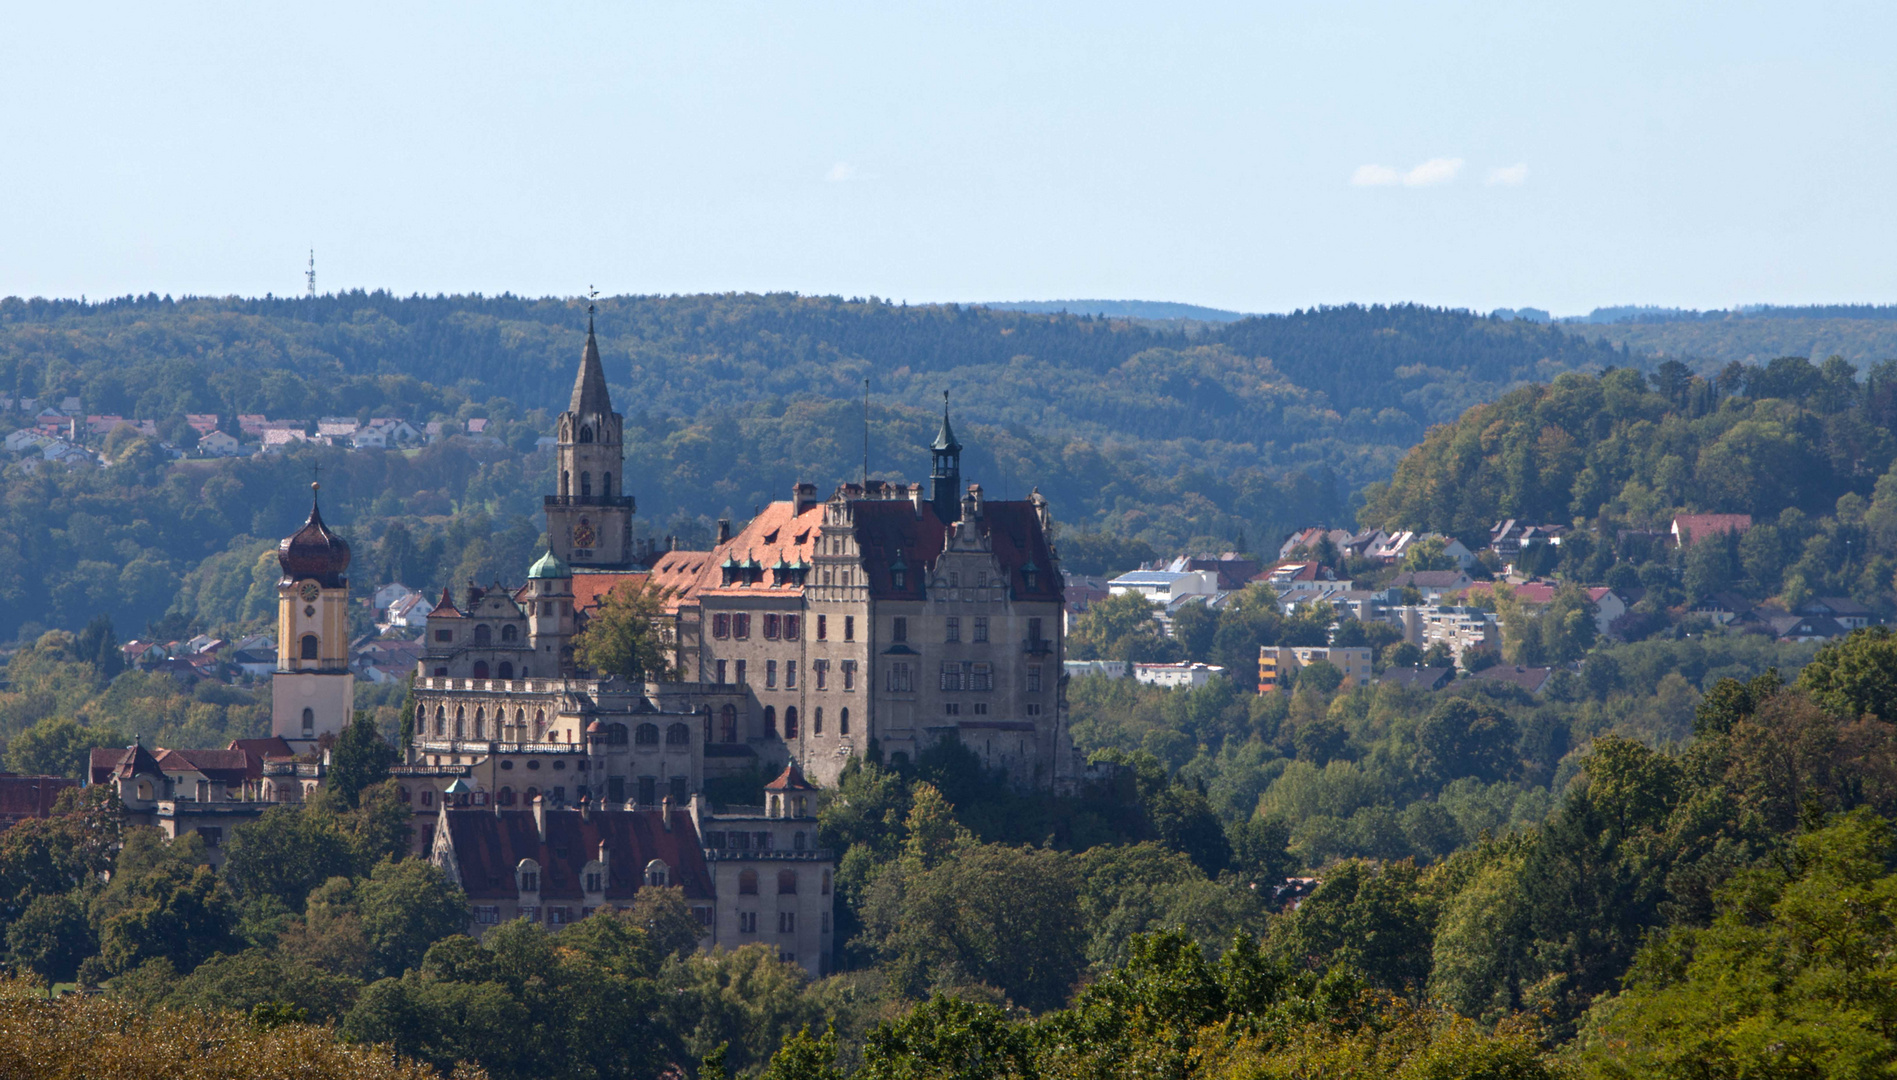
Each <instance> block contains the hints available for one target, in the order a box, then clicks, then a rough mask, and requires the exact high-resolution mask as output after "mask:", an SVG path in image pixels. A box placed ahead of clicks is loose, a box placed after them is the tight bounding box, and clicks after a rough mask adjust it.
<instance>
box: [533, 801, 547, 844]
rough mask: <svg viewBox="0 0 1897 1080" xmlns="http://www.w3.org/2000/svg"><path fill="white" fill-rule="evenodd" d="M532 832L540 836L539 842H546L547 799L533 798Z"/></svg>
mask: <svg viewBox="0 0 1897 1080" xmlns="http://www.w3.org/2000/svg"><path fill="white" fill-rule="evenodd" d="M534 830H535V831H536V832H538V833H539V834H540V842H541V843H543V844H544V843H546V842H547V797H546V796H545V795H535V796H534Z"/></svg>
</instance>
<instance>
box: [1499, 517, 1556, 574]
mask: <svg viewBox="0 0 1897 1080" xmlns="http://www.w3.org/2000/svg"><path fill="white" fill-rule="evenodd" d="M1570 531H1572V530H1570V529H1569V527H1568V526H1566V525H1530V524H1528V523H1527V522H1523V521H1517V520H1515V519H1514V518H1509V519H1508V520H1506V521H1498V522H1496V523H1495V525H1494V526H1493V527H1492V528H1490V529H1489V550H1491V551H1493V552H1495V553H1496V554H1497V555H1499V556H1501V558H1502V561H1503V562H1505V563H1512V562H1514V561H1515V560H1516V558H1518V557H1519V556H1520V555H1521V553H1522V549H1523V548H1532V547H1535V546H1538V545H1541V544H1548V545H1550V546H1553V547H1559V546H1561V540H1562V538H1563V537H1565V536H1567V535H1568V533H1569V532H1570Z"/></svg>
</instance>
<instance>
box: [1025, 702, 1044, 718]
mask: <svg viewBox="0 0 1897 1080" xmlns="http://www.w3.org/2000/svg"><path fill="white" fill-rule="evenodd" d="M1028 715H1029V716H1039V715H1041V707H1040V706H1039V705H1036V704H1034V703H1032V702H1029V703H1028Z"/></svg>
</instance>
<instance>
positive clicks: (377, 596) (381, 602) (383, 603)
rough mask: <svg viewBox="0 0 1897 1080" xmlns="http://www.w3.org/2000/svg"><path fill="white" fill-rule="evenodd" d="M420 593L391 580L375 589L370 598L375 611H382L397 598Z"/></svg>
mask: <svg viewBox="0 0 1897 1080" xmlns="http://www.w3.org/2000/svg"><path fill="white" fill-rule="evenodd" d="M420 595H421V593H418V592H416V591H415V590H414V589H411V588H409V587H408V586H406V585H403V584H401V583H400V582H391V583H389V584H387V585H384V586H382V587H381V588H379V589H377V590H376V591H375V593H374V594H373V598H372V599H373V603H374V605H375V609H376V611H378V612H383V611H387V610H388V609H389V605H390V604H393V603H395V602H396V601H397V600H400V599H403V598H404V597H409V596H420Z"/></svg>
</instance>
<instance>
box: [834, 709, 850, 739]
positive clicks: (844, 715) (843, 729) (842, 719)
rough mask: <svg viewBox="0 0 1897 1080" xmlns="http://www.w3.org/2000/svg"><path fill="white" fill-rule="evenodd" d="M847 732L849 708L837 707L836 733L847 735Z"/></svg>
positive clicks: (848, 729)
mask: <svg viewBox="0 0 1897 1080" xmlns="http://www.w3.org/2000/svg"><path fill="white" fill-rule="evenodd" d="M849 733H850V710H848V709H838V710H837V734H838V735H848V734H849Z"/></svg>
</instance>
